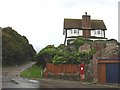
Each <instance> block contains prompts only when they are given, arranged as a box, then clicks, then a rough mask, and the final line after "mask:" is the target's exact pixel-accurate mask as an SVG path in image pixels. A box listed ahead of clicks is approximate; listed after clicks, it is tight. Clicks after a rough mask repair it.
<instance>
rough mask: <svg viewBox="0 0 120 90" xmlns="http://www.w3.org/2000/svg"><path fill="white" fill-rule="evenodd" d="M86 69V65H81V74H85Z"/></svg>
mask: <svg viewBox="0 0 120 90" xmlns="http://www.w3.org/2000/svg"><path fill="white" fill-rule="evenodd" d="M84 68H85V65H84V64H80V74H84Z"/></svg>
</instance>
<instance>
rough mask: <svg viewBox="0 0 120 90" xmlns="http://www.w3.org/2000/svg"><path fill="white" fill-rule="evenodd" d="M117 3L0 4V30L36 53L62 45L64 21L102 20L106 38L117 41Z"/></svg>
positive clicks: (16, 0)
mask: <svg viewBox="0 0 120 90" xmlns="http://www.w3.org/2000/svg"><path fill="white" fill-rule="evenodd" d="M118 1H119V0H0V27H7V26H10V27H12V28H13V29H14V30H16V31H17V32H18V33H19V34H21V35H24V36H26V37H27V39H28V40H29V43H30V44H32V45H33V47H34V48H35V49H36V50H37V51H39V50H40V49H42V48H44V47H45V46H46V45H48V44H49V45H55V46H57V45H59V44H61V43H63V42H64V36H63V20H64V18H77V19H81V18H82V15H83V14H85V12H88V14H89V15H91V19H102V20H104V23H105V25H106V27H107V31H106V37H107V38H109V39H112V38H114V39H118Z"/></svg>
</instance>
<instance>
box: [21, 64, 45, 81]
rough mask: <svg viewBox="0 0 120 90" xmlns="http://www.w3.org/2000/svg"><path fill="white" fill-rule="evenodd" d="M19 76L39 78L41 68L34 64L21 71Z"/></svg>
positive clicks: (41, 71)
mask: <svg viewBox="0 0 120 90" xmlns="http://www.w3.org/2000/svg"><path fill="white" fill-rule="evenodd" d="M20 76H21V77H23V78H28V79H40V78H42V76H43V69H42V68H41V67H40V66H38V65H36V64H35V65H33V66H32V67H30V68H28V69H26V70H24V71H23V72H21V74H20Z"/></svg>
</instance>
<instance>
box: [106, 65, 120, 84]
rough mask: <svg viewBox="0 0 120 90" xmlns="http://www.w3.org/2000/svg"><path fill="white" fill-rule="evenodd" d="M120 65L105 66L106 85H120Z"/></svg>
mask: <svg viewBox="0 0 120 90" xmlns="http://www.w3.org/2000/svg"><path fill="white" fill-rule="evenodd" d="M119 76H120V63H113V64H112V63H109V64H107V65H106V81H107V83H120V77H119Z"/></svg>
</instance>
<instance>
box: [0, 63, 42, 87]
mask: <svg viewBox="0 0 120 90" xmlns="http://www.w3.org/2000/svg"><path fill="white" fill-rule="evenodd" d="M33 64H35V62H29V63H27V64H25V65H22V66H16V67H3V68H2V88H39V86H40V83H39V81H33V80H28V79H23V78H21V77H20V72H22V71H23V70H25V69H27V68H28V67H30V66H32V65H33Z"/></svg>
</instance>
